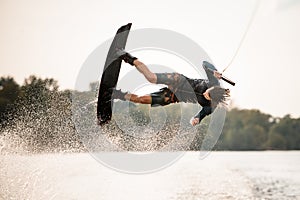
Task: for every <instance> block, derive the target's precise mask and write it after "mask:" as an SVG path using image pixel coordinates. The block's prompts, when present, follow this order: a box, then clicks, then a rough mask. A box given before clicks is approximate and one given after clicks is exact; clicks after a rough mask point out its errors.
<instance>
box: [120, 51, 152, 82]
mask: <svg viewBox="0 0 300 200" xmlns="http://www.w3.org/2000/svg"><path fill="white" fill-rule="evenodd" d="M117 54H118V55H119V57H120V58H121V59H122V60H124V61H125V62H126V63H129V64H130V65H132V66H135V67H136V68H137V70H138V71H139V72H141V73H142V74H143V75H144V76H145V78H146V79H147V80H148V81H149V82H150V83H156V82H157V76H156V74H155V73H153V72H151V71H150V70H149V68H148V67H147V66H146V65H145V64H144V63H142V62H141V61H139V60H138V59H137V58H136V57H134V56H132V55H131V54H130V53H127V52H126V51H123V50H118V52H117Z"/></svg>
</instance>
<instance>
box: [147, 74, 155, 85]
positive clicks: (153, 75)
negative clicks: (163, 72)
mask: <svg viewBox="0 0 300 200" xmlns="http://www.w3.org/2000/svg"><path fill="white" fill-rule="evenodd" d="M147 80H148V81H149V82H150V83H157V77H156V74H154V73H152V74H151V75H149V76H148V77H147Z"/></svg>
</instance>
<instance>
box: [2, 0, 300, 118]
mask: <svg viewBox="0 0 300 200" xmlns="http://www.w3.org/2000/svg"><path fill="white" fill-rule="evenodd" d="M255 3H256V0H244V1H240V0H193V1H186V2H184V1H181V0H164V1H158V0H152V1H138V0H127V1H116V0H113V1H111V0H105V1H104V0H103V1H98V0H94V1H85V0H44V1H40V0H26V1H24V0H0V29H1V31H0V44H1V45H0V76H6V75H10V76H13V77H14V78H15V79H16V80H17V82H18V83H19V84H22V83H23V81H24V78H26V77H28V76H29V75H31V74H35V75H37V76H40V77H43V78H45V77H51V78H55V79H56V80H58V82H59V85H60V88H61V89H65V88H71V89H72V88H74V85H75V81H76V77H77V75H78V72H79V70H80V68H81V66H82V64H83V62H84V61H85V60H86V59H87V57H88V56H89V54H90V53H91V52H92V51H93V50H94V49H95V48H97V47H98V46H99V45H100V44H102V43H103V42H104V41H106V40H107V39H109V38H111V37H113V36H114V34H115V32H116V30H117V28H118V27H120V26H121V25H123V24H127V23H128V22H132V23H133V26H132V29H133V30H134V29H140V28H163V29H169V30H172V31H176V32H178V33H181V34H184V35H185V36H187V37H189V38H191V39H192V40H194V41H195V42H197V43H198V44H199V45H200V46H201V47H202V48H203V49H204V50H205V51H206V52H207V53H208V55H209V57H210V58H211V59H212V61H213V62H214V64H215V65H216V67H217V68H218V69H220V70H222V69H224V67H225V66H227V64H228V63H229V62H230V60H231V59H232V57H233V55H234V53H235V51H236V49H237V47H238V46H239V43H240V41H241V39H242V36H243V34H244V33H245V30H246V27H247V25H248V23H249V20H250V16H251V13H252V11H253V9H254V8H255ZM299 36H300V0H261V1H260V4H259V7H258V9H257V12H256V15H255V18H254V20H253V23H252V25H251V27H250V30H249V32H248V33H247V36H246V38H245V40H244V42H243V43H242V46H241V49H240V51H239V52H238V54H237V57H236V58H235V60H234V61H233V63H232V65H231V66H230V67H229V68H228V70H227V71H226V72H225V76H227V77H229V78H230V79H232V80H234V81H235V82H236V83H237V85H236V86H235V87H231V86H229V85H226V84H224V86H226V87H228V88H230V89H231V91H232V100H233V104H234V105H235V106H238V107H239V108H249V109H252V108H254V109H260V110H261V111H262V112H265V113H268V114H271V115H273V116H278V117H282V116H284V115H286V114H291V115H292V116H293V117H300V106H299V103H298V102H300V94H299V91H300V81H299V80H300V79H299V78H298V76H299V74H300V55H299V54H300V39H299ZM141 60H142V61H143V60H147V58H145V59H142V58H141ZM161 62H163V61H162V60H161ZM155 63H160V60H156V61H155ZM146 64H147V63H146Z"/></svg>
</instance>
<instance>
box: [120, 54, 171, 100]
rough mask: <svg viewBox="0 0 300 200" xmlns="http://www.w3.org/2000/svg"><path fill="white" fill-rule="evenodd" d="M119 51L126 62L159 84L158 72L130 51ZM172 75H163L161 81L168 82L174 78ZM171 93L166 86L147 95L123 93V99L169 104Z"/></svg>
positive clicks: (150, 80) (152, 81)
mask: <svg viewBox="0 0 300 200" xmlns="http://www.w3.org/2000/svg"><path fill="white" fill-rule="evenodd" d="M117 53H118V54H119V57H120V58H121V59H122V60H124V61H125V62H126V63H129V64H130V65H132V66H135V67H136V68H137V70H138V71H139V72H140V73H142V74H143V75H144V76H145V78H146V79H147V80H148V81H149V82H150V83H154V84H157V74H155V73H153V72H151V71H150V70H149V68H148V67H147V66H146V65H145V64H144V63H142V62H141V61H139V60H138V59H137V58H136V57H133V56H132V55H130V54H129V53H127V52H125V51H123V50H118V52H117ZM169 76H170V77H169ZM171 76H172V75H163V76H162V77H163V78H161V79H162V80H161V81H160V83H162V84H167V83H168V80H169V78H172V77H171ZM119 92H121V91H119ZM171 93H172V92H171ZM171 93H170V90H168V89H166V88H164V89H163V90H161V91H159V92H156V93H153V94H151V95H145V96H137V95H135V94H128V93H123V94H121V95H122V97H123V99H125V100H128V101H132V102H134V103H141V104H151V105H167V104H169V103H170V102H171V101H170V100H171V98H170V97H169V96H170V94H171ZM166 94H169V95H168V97H166ZM117 96H120V95H117ZM173 96H174V95H173ZM118 99H122V98H118Z"/></svg>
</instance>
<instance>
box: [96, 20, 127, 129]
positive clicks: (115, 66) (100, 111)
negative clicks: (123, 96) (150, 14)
mask: <svg viewBox="0 0 300 200" xmlns="http://www.w3.org/2000/svg"><path fill="white" fill-rule="evenodd" d="M131 25H132V24H131V23H128V24H127V25H124V26H122V27H120V28H119V29H118V31H117V33H116V35H115V37H114V39H113V41H112V43H111V46H110V48H109V51H108V54H107V57H106V61H105V65H104V69H103V73H102V77H101V82H100V87H99V93H98V102H97V118H98V123H99V125H103V124H105V123H107V122H109V121H110V120H111V117H112V103H113V101H112V93H113V88H115V87H116V85H117V82H118V78H119V73H120V69H121V64H122V60H121V59H119V58H118V56H117V54H116V50H117V49H125V46H126V42H127V38H128V34H129V31H130V28H131Z"/></svg>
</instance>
